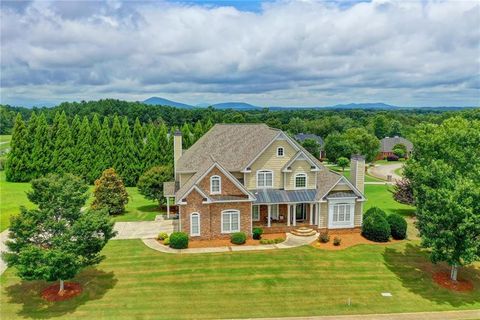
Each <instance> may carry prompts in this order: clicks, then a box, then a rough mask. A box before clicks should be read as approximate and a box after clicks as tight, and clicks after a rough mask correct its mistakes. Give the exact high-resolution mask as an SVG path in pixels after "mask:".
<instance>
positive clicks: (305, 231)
mask: <svg viewBox="0 0 480 320" xmlns="http://www.w3.org/2000/svg"><path fill="white" fill-rule="evenodd" d="M290 232H291V233H292V234H294V235H296V236H299V237H310V236H313V235H315V234H316V233H317V232H316V231H315V230H313V229H311V228H307V227H300V228H297V229H294V230H292V231H290Z"/></svg>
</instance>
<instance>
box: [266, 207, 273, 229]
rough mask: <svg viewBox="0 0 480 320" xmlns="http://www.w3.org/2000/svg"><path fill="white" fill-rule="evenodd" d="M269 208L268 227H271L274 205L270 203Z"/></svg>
mask: <svg viewBox="0 0 480 320" xmlns="http://www.w3.org/2000/svg"><path fill="white" fill-rule="evenodd" d="M267 208H268V218H267V227H269V228H270V227H271V223H270V220H271V218H272V205H271V204H269V205H268V206H267Z"/></svg>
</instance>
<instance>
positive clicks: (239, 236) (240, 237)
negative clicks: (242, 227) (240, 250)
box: [230, 232, 247, 244]
mask: <svg viewBox="0 0 480 320" xmlns="http://www.w3.org/2000/svg"><path fill="white" fill-rule="evenodd" d="M245 241H247V235H246V234H245V232H235V233H232V235H231V236H230V242H231V243H233V244H244V243H245Z"/></svg>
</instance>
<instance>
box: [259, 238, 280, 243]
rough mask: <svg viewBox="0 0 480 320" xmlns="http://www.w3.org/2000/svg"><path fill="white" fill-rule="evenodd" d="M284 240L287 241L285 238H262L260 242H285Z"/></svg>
mask: <svg viewBox="0 0 480 320" xmlns="http://www.w3.org/2000/svg"><path fill="white" fill-rule="evenodd" d="M283 241H285V239H283V238H275V239H261V240H260V243H261V244H277V243H280V242H283Z"/></svg>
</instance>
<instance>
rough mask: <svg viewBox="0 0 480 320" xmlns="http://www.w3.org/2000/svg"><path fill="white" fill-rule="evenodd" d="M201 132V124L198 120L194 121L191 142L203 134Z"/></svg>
mask: <svg viewBox="0 0 480 320" xmlns="http://www.w3.org/2000/svg"><path fill="white" fill-rule="evenodd" d="M203 133H204V131H203V126H202V123H201V122H200V120H199V121H197V123H195V127H193V143H195V142H196V141H197V140H198V139H200V138H201V137H202V136H203Z"/></svg>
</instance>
